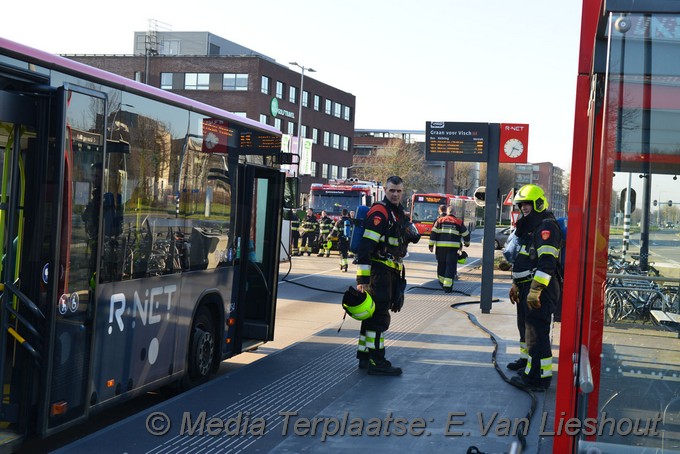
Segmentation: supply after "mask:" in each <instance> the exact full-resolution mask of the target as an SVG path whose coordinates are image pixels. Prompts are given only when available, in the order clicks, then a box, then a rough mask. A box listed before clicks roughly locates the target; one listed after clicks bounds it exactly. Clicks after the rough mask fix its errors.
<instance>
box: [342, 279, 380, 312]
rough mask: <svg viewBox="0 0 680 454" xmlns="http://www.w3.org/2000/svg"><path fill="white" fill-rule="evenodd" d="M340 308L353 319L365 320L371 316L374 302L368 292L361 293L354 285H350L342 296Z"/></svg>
mask: <svg viewBox="0 0 680 454" xmlns="http://www.w3.org/2000/svg"><path fill="white" fill-rule="evenodd" d="M342 308H343V309H345V312H347V314H349V316H350V317H352V318H353V319H355V320H366V319H369V318H371V317H373V312H375V303H374V302H373V298H371V295H369V294H368V292H364V293H361V292H360V291H359V290H357V289H355V288H354V287H350V288H349V289H347V291H346V292H345V294H344V295H343V296H342Z"/></svg>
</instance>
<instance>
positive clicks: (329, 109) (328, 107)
mask: <svg viewBox="0 0 680 454" xmlns="http://www.w3.org/2000/svg"><path fill="white" fill-rule="evenodd" d="M332 107H333V101H331V100H330V99H327V100H326V108H325V110H324V112H325V113H327V114H328V115H331V114H332V113H333V109H332Z"/></svg>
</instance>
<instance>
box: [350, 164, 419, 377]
mask: <svg viewBox="0 0 680 454" xmlns="http://www.w3.org/2000/svg"><path fill="white" fill-rule="evenodd" d="M385 190H386V191H385V192H386V195H385V198H384V199H383V200H382V201H381V202H376V203H374V204H373V205H372V206H371V208H370V209H369V211H368V213H366V218H365V219H364V224H363V225H364V233H363V235H362V237H361V241H360V243H359V248H358V251H357V254H356V256H357V258H356V263H357V290H358V291H359V292H362V293H363V292H367V293H369V294H370V295H371V296H372V297H373V299H374V302H375V312H374V313H373V316H372V317H371V318H369V319H366V320H363V321H362V322H361V331H360V333H359V344H358V350H357V358H358V359H359V368H360V369H368V373H369V374H370V375H391V376H397V375H401V373H402V370H401V368H399V367H394V366H392V364H391V363H390V362H389V361H388V360H387V359H386V358H385V345H384V342H385V341H384V337H383V335H384V334H385V331H387V329H388V328H389V326H390V310H391V311H392V312H399V311H400V310H401V308H402V306H403V304H404V290H405V286H406V280H405V274H404V273H405V271H404V264H403V260H402V259H403V257H404V256H405V255H406V250H407V246H408V243H409V242H413V243H416V242H417V241H418V240H419V239H420V236H419V235H418V231H417V230H415V227H414V226H413V224H411V222H410V219H409V218H408V217H407V216H406V213H404V207H403V206H402V205H401V200H402V198H403V196H404V182H403V180H402V179H401V178H400V177H398V176H392V177H390V178H388V179H387V183H386V186H385ZM414 231H415V233H413V232H414Z"/></svg>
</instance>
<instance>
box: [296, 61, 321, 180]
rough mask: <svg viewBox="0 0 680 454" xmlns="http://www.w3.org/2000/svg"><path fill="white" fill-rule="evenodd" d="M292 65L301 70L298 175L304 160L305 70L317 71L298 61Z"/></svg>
mask: <svg viewBox="0 0 680 454" xmlns="http://www.w3.org/2000/svg"><path fill="white" fill-rule="evenodd" d="M289 64H290V65H293V66H297V67H298V68H300V70H301V71H300V98H299V99H300V101H299V102H300V108H299V110H298V144H297V145H298V173H299V172H300V159H301V158H302V95H303V93H304V85H305V70H307V71H309V72H310V73H315V72H316V71H315V70H314V69H312V68H306V67H304V66H303V65H301V64H299V63H298V62H296V61H292V62H290V63H289Z"/></svg>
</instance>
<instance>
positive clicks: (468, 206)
mask: <svg viewBox="0 0 680 454" xmlns="http://www.w3.org/2000/svg"><path fill="white" fill-rule="evenodd" d="M440 205H446V206H448V205H451V206H453V213H454V216H456V217H457V218H459V219H461V220H463V222H465V226H466V227H467V228H468V230H469V231H470V232H472V231H473V230H474V229H475V227H476V225H477V217H476V205H475V201H474V197H469V196H464V195H453V194H419V193H415V194H413V196H412V197H411V207H410V210H411V220H412V222H413V223H414V224H415V226H416V228H417V229H418V232H419V233H420V234H421V235H429V234H430V232H431V231H432V225H433V224H434V221H436V220H437V216H439V206H440Z"/></svg>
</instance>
